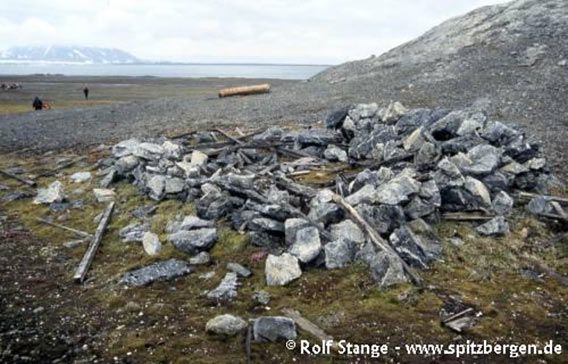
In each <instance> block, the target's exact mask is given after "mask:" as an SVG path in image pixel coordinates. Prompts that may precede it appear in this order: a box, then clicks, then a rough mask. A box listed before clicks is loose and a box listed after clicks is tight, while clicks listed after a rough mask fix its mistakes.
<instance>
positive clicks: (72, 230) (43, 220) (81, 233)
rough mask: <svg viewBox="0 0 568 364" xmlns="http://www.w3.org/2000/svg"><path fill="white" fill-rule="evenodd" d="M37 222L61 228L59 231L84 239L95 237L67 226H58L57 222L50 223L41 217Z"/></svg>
mask: <svg viewBox="0 0 568 364" xmlns="http://www.w3.org/2000/svg"><path fill="white" fill-rule="evenodd" d="M36 220H37V221H39V222H41V223H44V224H46V225H49V226H53V227H56V228H59V229H61V230H65V231H70V232H72V233H74V234H76V235H78V236H80V237H82V238H92V237H93V235H91V234H89V233H87V232H84V231H81V230H77V229H73V228H70V227H68V226H65V225H61V224H57V223H55V222H51V221H49V220H46V219H42V218H41V217H38V218H37V219H36Z"/></svg>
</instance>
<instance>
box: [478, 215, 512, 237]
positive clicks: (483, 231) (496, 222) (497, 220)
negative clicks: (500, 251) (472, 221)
mask: <svg viewBox="0 0 568 364" xmlns="http://www.w3.org/2000/svg"><path fill="white" fill-rule="evenodd" d="M475 230H476V231H477V232H478V233H479V234H480V235H483V236H502V235H505V234H508V233H509V223H508V222H507V221H506V220H505V218H504V217H503V216H497V217H494V218H493V219H491V220H489V221H487V222H486V223H485V224H482V225H479V226H478V227H477V228H476V229H475Z"/></svg>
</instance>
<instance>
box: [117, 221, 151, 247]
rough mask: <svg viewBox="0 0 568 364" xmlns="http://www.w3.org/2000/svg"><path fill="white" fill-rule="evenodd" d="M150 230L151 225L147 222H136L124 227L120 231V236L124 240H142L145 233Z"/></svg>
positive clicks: (126, 241)
mask: <svg viewBox="0 0 568 364" xmlns="http://www.w3.org/2000/svg"><path fill="white" fill-rule="evenodd" d="M148 230H150V225H149V224H147V223H143V224H142V223H139V222H135V223H132V224H130V225H128V226H125V227H123V228H122V229H120V231H119V232H118V236H120V238H121V239H122V241H123V242H125V243H128V242H134V241H135V242H141V241H142V240H143V239H144V234H145V233H146V232H147V231H148Z"/></svg>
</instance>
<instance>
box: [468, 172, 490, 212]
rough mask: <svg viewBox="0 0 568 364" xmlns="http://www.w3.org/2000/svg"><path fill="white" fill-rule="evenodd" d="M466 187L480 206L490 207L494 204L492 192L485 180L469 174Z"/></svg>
mask: <svg viewBox="0 0 568 364" xmlns="http://www.w3.org/2000/svg"><path fill="white" fill-rule="evenodd" d="M464 188H465V189H466V190H467V191H468V192H469V193H470V194H471V196H473V198H474V199H475V200H476V202H477V203H478V204H479V206H480V207H485V208H490V207H491V206H492V205H491V194H490V193H489V190H488V189H487V187H485V185H484V184H483V182H481V181H479V180H477V179H475V178H472V177H470V176H467V177H466V179H465V184H464Z"/></svg>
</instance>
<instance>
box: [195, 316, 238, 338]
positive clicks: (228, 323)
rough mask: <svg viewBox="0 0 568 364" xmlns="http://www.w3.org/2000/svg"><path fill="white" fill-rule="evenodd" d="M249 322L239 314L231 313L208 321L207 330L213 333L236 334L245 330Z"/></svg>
mask: <svg viewBox="0 0 568 364" xmlns="http://www.w3.org/2000/svg"><path fill="white" fill-rule="evenodd" d="M247 326H248V324H247V323H246V321H245V320H243V319H242V318H240V317H238V316H233V315H229V314H225V315H220V316H216V317H214V318H213V319H211V320H209V321H208V322H207V325H206V326H205V330H206V331H207V332H209V333H212V334H217V335H223V336H235V335H237V334H238V333H240V332H242V331H244V329H246V328H247Z"/></svg>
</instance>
